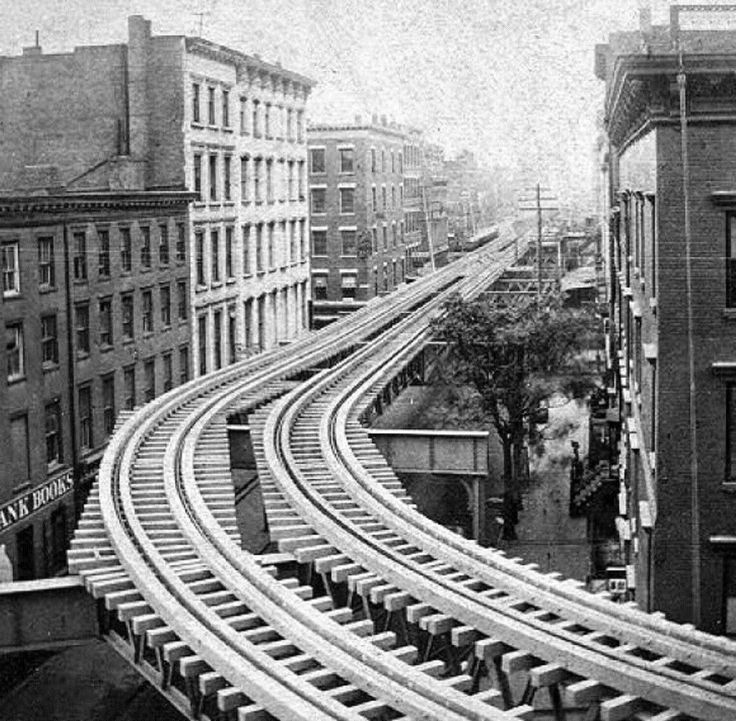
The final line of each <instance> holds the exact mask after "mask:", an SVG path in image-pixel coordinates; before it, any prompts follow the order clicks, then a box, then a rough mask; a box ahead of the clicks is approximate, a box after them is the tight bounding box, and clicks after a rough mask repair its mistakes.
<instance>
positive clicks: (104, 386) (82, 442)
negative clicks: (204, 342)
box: [11, 345, 189, 478]
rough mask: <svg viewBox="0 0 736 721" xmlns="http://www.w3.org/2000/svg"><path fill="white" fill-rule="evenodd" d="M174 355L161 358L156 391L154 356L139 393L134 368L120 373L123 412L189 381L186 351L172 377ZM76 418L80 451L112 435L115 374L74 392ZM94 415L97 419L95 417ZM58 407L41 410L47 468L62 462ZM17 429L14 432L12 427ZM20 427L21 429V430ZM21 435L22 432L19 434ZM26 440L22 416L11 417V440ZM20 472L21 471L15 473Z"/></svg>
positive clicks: (146, 363) (181, 349)
mask: <svg viewBox="0 0 736 721" xmlns="http://www.w3.org/2000/svg"><path fill="white" fill-rule="evenodd" d="M173 355H174V354H173V352H167V353H163V354H162V355H161V360H160V363H161V388H160V389H158V388H157V387H156V363H157V359H156V356H151V357H150V358H146V359H144V360H143V362H142V367H143V387H142V389H141V392H137V390H136V364H135V363H134V364H132V365H129V366H126V367H125V368H123V370H122V374H123V386H122V401H123V408H126V409H128V410H132V409H133V408H134V407H135V405H136V403H138V402H140V401H143V402H147V401H150V400H153V399H154V398H155V397H156V394H157V392H159V391H162V392H166V391H169V390H171V389H172V388H173V387H174V385H175V383H176V382H177V380H178V383H185V382H186V381H188V380H189V347H188V346H186V345H182V346H179V348H178V350H177V355H178V376H177V378H175V377H174V366H173ZM95 384H98V386H99V399H100V403H99V405H95V404H93V386H94V385H95ZM76 400H77V417H78V419H79V425H78V428H79V447H80V448H81V449H83V450H84V449H91V448H94V447H95V444H98V445H99V444H100V443H102V442H104V441H105V440H107V438H108V437H109V436H110V435H111V434H112V431H113V428H114V426H115V418H116V415H117V410H116V401H115V371H113V372H111V373H108V374H105V375H103V376H100V377H99V378H98V379H97V381H95V383H93V382H91V381H90V382H88V383H84V384H82V385H80V386H78V388H77V399H76ZM96 415H97V417H95V416H96ZM61 421H62V413H61V404H60V402H59V401H58V400H55V401H52V402H51V403H47V404H46V405H45V407H44V434H45V446H46V463H47V465H48V466H52V467H53V466H55V465H59V464H61V463H63V462H64V442H63V425H62V422H61ZM14 426H17V428H16V431H15V432H13V427H14ZM20 426H23V428H21V427H20ZM21 431H24V432H21ZM21 435H22V436H25V438H26V439H27V438H28V418H27V416H26V415H25V414H23V415H19V416H14V417H13V418H12V419H11V437H13V438H20V437H21ZM25 457H26V468H25V471H26V475H25V476H22V477H23V478H28V477H29V475H30V469H29V467H28V461H27V459H28V457H29V454H28V453H27V452H26V454H25ZM18 470H20V469H18Z"/></svg>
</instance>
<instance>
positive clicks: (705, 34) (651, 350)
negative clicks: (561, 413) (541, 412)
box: [596, 7, 736, 635]
mask: <svg viewBox="0 0 736 721" xmlns="http://www.w3.org/2000/svg"><path fill="white" fill-rule="evenodd" d="M681 11H682V12H687V11H688V10H687V9H684V10H683V9H682V8H678V7H673V8H672V23H671V25H670V27H661V26H654V27H652V26H651V24H650V23H649V22H646V16H644V19H645V22H644V23H643V24H642V29H641V31H639V32H630V33H615V34H613V35H611V36H610V40H609V43H608V44H607V45H603V46H599V47H598V48H597V51H596V73H597V75H598V77H599V78H600V79H602V80H605V82H606V107H605V111H606V113H605V121H604V124H605V130H606V132H607V135H608V140H609V143H610V149H609V153H608V158H607V159H606V158H605V156H604V155H603V154H601V159H602V160H604V161H607V162H605V165H604V171H605V173H606V177H607V180H608V183H609V195H608V198H607V199H606V202H605V205H604V207H607V208H608V209H610V214H609V216H608V218H607V219H606V220H607V225H608V230H609V232H608V233H607V234H606V235H607V243H606V244H607V246H608V248H607V253H608V264H609V266H608V267H609V273H610V275H609V291H610V303H611V305H610V328H611V334H610V339H609V343H610V345H609V351H610V353H609V359H610V364H611V370H612V388H611V391H612V393H613V395H612V401H613V403H614V404H615V405H616V406H617V407H618V409H619V410H620V418H621V438H622V443H621V446H620V453H619V458H618V471H619V477H620V489H619V490H620V492H619V504H618V511H619V518H618V520H617V526H618V531H619V536H620V543H621V548H622V551H623V555H624V558H625V563H626V564H627V569H628V573H627V580H628V595H629V596H630V597H632V598H635V599H636V601H637V602H638V603H639V604H640V605H641V606H643V607H644V608H646V609H651V610H661V611H664V612H665V613H666V614H667V615H668V616H670V617H672V618H673V619H675V620H678V621H690V622H693V623H695V624H696V625H698V626H700V627H702V628H704V629H707V630H709V631H713V632H720V633H726V634H731V635H733V634H736V326H735V325H734V323H735V322H736V273H734V267H735V264H734V260H733V259H734V257H735V250H734V249H735V248H736V244H735V243H734V238H736V155H734V152H733V148H734V143H735V142H736V121H734V117H735V116H734V112H735V111H736V95H734V71H735V70H736V53H735V52H734V47H736V45H735V43H736V33H733V32H719V31H713V30H709V31H695V30H692V31H680V30H679V29H678V24H679V23H678V20H679V14H680V12H681ZM678 48H679V49H681V50H682V52H683V55H682V67H680V65H679V60H678ZM683 143H684V147H683ZM684 149H686V150H687V155H686V154H684V152H683V151H684ZM688 270H689V272H688Z"/></svg>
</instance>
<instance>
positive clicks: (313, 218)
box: [309, 116, 418, 326]
mask: <svg viewBox="0 0 736 721" xmlns="http://www.w3.org/2000/svg"><path fill="white" fill-rule="evenodd" d="M405 142H406V132H405V130H404V129H403V128H401V127H400V126H398V125H396V124H395V123H388V122H387V121H386V118H385V117H383V116H382V117H381V119H380V122H379V120H378V119H377V118H374V119H373V120H372V121H371V122H363V121H362V119H361V118H356V122H355V123H352V124H344V125H313V126H310V128H309V156H310V164H309V188H310V199H311V208H310V211H311V215H310V222H311V241H312V243H311V245H312V286H313V287H312V297H313V304H314V322H315V324H316V325H318V326H319V325H323V324H325V323H327V322H329V321H330V320H333V319H334V318H335V317H337V315H339V314H341V313H345V312H349V311H351V310H354V309H355V308H356V307H358V305H359V304H362V303H364V302H365V301H367V300H370V299H371V298H373V297H375V296H376V295H379V294H381V293H387V292H389V291H391V290H393V289H394V288H396V286H397V285H398V284H399V283H401V282H403V281H404V279H405V278H406V273H407V262H406V256H407V244H406V241H405V223H404V165H405V158H404V145H405ZM417 242H418V239H417Z"/></svg>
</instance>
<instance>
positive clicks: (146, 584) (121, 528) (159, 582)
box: [99, 268, 459, 718]
mask: <svg viewBox="0 0 736 721" xmlns="http://www.w3.org/2000/svg"><path fill="white" fill-rule="evenodd" d="M458 271H459V268H455V269H454V273H457V272H458ZM452 279H453V273H449V272H448V273H445V274H438V277H437V278H436V279H434V281H433V282H432V283H427V284H425V287H424V288H420V289H417V290H416V291H408V292H405V293H398V294H396V297H395V298H392V299H390V302H388V301H387V302H383V301H379V302H378V303H376V304H374V308H373V309H372V310H368V311H366V312H365V313H363V314H362V315H363V316H365V319H364V320H363V322H362V324H361V323H358V324H356V322H355V320H354V319H352V322H350V323H343V324H338V325H337V327H336V329H330V330H329V332H326V333H322V334H321V336H320V337H319V341H321V344H320V343H319V341H318V342H317V343H316V344H315V341H314V339H311V342H302V343H301V344H300V343H297V344H295V345H294V346H292V347H290V348H289V349H285V350H282V351H277V352H274V353H271V354H270V360H271V362H272V367H271V368H270V369H269V370H268V371H267V372H265V373H264V374H263V376H264V377H268V378H272V377H274V376H276V375H279V374H284V373H286V372H287V371H288V370H294V369H300V368H302V367H304V366H305V363H307V364H308V363H309V362H313V361H314V360H315V352H314V351H315V348H314V346H315V345H317V347H318V351H319V352H318V353H317V359H319V358H320V356H321V357H323V358H326V357H329V355H330V354H332V353H334V352H335V351H336V350H339V346H340V344H343V345H344V346H346V347H348V348H349V347H350V346H351V344H352V343H354V342H355V341H356V337H357V338H360V335H361V332H362V333H363V334H364V335H365V334H369V333H370V332H375V330H376V329H377V328H380V327H381V326H382V325H385V322H384V321H378V322H377V321H376V319H375V318H376V316H375V310H376V307H377V306H387V307H388V308H387V309H389V310H394V312H396V310H395V309H399V312H401V308H402V305H404V306H406V305H411V304H412V303H416V302H420V301H421V300H422V299H423V298H424V297H425V296H426V295H427V294H428V293H431V292H432V291H433V290H434V289H435V288H436V287H438V286H439V285H440V284H442V283H443V282H448V280H452ZM381 310H383V308H381ZM356 315H357V318H358V319H359V320H361V318H360V316H361V314H360V313H358V314H356ZM356 325H357V328H356ZM346 326H347V327H346ZM318 336H319V334H318ZM336 340H337V341H338V347H337V349H336V347H335V341H336ZM295 351H296V358H295V355H294V353H295ZM261 362H262V359H261V358H259V359H255V360H251V361H245V362H243V363H240V364H238V367H234V368H233V369H229V370H228V372H223V373H221V374H217V375H216V376H214V377H212V378H210V379H207V380H206V382H204V383H191V384H189V385H188V386H185V387H184V388H181V389H177V392H176V393H170V394H167V396H163V397H162V398H161V399H158V401H154V402H153V403H152V404H149V406H148V407H147V411H148V413H147V414H146V415H147V416H148V418H147V420H146V421H144V422H143V423H141V419H140V418H139V417H138V416H134V417H133V418H131V419H130V420H129V421H128V422H127V423H126V424H124V426H123V428H122V429H121V431H120V432H119V433H118V434H117V435H116V437H115V438H114V439H113V441H112V442H111V444H110V447H109V449H108V451H107V453H106V454H105V457H104V458H103V462H102V465H101V470H100V484H99V487H100V505H101V508H102V514H103V516H104V520H105V525H106V528H107V531H108V535H109V537H110V540H111V543H112V546H113V548H114V550H115V553H116V555H117V557H118V559H119V560H120V563H121V566H122V567H123V568H124V569H125V571H126V572H127V573H128V574H129V575H130V577H131V579H132V580H133V582H134V584H135V586H136V588H138V589H139V590H140V591H141V593H142V595H143V597H144V598H145V599H146V601H149V602H150V603H151V605H152V607H154V608H155V609H156V611H157V612H158V613H159V614H160V616H161V618H162V619H163V620H164V622H165V623H167V624H168V625H170V626H171V628H172V629H174V630H175V631H176V633H177V635H178V636H180V637H181V638H184V639H187V642H188V643H189V645H190V647H191V648H192V650H194V651H195V652H197V653H199V654H201V655H202V657H203V658H205V659H208V660H209V661H210V662H211V665H213V667H219V668H223V669H226V672H225V675H226V676H227V677H228V678H229V680H230V681H231V682H232V683H234V684H235V685H238V686H241V687H243V688H247V689H250V691H251V693H252V694H253V698H255V699H259V698H260V699H261V700H263V701H264V702H265V703H266V704H267V705H268V706H269V707H270V708H272V709H275V710H277V711H278V712H279V713H288V714H292V716H289V717H290V718H291V717H295V716H293V714H295V713H296V711H295V709H297V710H298V709H299V708H300V705H303V703H304V702H303V699H302V700H300V697H293V696H292V697H289V696H288V694H285V693H282V691H283V689H282V685H281V684H278V683H274V682H273V680H272V679H271V680H269V678H268V677H266V676H264V675H263V674H262V673H261V672H260V669H259V668H254V665H255V666H258V665H259V664H258V663H256V664H254V663H251V664H250V665H246V671H247V673H244V672H243V671H242V670H240V669H242V665H241V666H238V664H237V662H236V659H234V658H233V655H232V650H231V649H230V648H228V644H227V637H228V634H229V632H230V630H231V629H229V627H227V625H226V624H223V623H219V624H218V623H217V622H215V623H211V622H210V628H209V629H208V630H206V631H205V629H204V624H203V621H204V620H205V619H207V618H208V613H207V609H206V607H204V605H203V604H202V603H201V601H198V600H197V599H196V598H191V594H189V592H188V589H187V588H186V584H185V583H183V582H181V581H180V580H179V579H178V577H177V576H176V573H175V572H173V571H172V570H171V568H170V567H169V566H168V564H167V562H166V559H165V558H164V557H163V556H162V554H161V553H160V552H159V551H158V549H157V548H156V546H155V544H154V543H152V542H151V540H150V539H149V538H147V534H146V529H145V527H144V523H143V522H141V520H140V519H139V518H138V517H137V513H136V506H135V502H134V500H133V496H132V492H131V487H130V481H129V479H130V478H131V477H132V475H133V469H134V467H135V456H136V453H137V451H138V450H139V448H140V447H141V446H142V444H143V443H144V442H145V438H146V435H147V434H150V433H151V432H153V431H154V430H155V429H156V427H158V425H159V424H160V423H161V422H162V419H166V418H168V417H171V416H172V415H173V414H175V413H177V412H181V410H182V409H185V410H186V404H187V403H194V402H201V400H202V399H203V398H204V397H205V396H206V395H207V394H209V393H215V392H216V391H217V388H218V387H219V388H224V387H225V386H227V385H228V384H231V383H235V382H237V380H238V379H239V378H240V377H241V376H242V375H243V372H244V371H246V372H247V371H249V370H250V371H253V369H254V367H256V366H258V365H260V363H261ZM190 412H191V411H187V413H190ZM164 422H165V420H164ZM179 440H180V439H179V434H177V433H174V434H172V438H171V440H170V442H169V445H168V447H167V451H171V452H174V453H176V452H178V451H177V447H178V444H179ZM173 470H174V469H173V468H172V466H171V458H170V456H169V455H167V464H166V466H165V469H164V479H169V478H170V477H171V474H172V471H173ZM167 493H169V500H170V501H172V499H173V500H174V503H173V504H172V507H173V506H177V511H178V515H179V516H180V518H179V520H180V521H181V520H182V519H181V512H182V508H181V505H180V503H179V501H177V500H176V498H177V496H176V494H175V493H174V494H173V496H172V493H173V492H172V491H171V486H170V483H167ZM188 595H189V596H190V597H189V598H187V596H188ZM184 601H186V606H187V610H188V613H189V616H187V617H183V615H182V605H183V604H184ZM255 661H258V662H262V661H263V659H258V658H257V657H256V658H255ZM261 665H262V664H261ZM302 690H303V689H302ZM317 705H319V702H318V704H317ZM328 712H329V713H334V712H335V709H334V708H332V709H328ZM319 713H321V711H320V710H319V709H317V708H313V707H308V708H306V709H305V711H304V714H303V717H304V718H321V716H319Z"/></svg>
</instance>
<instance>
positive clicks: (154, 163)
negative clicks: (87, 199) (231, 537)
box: [0, 16, 312, 375]
mask: <svg viewBox="0 0 736 721" xmlns="http://www.w3.org/2000/svg"><path fill="white" fill-rule="evenodd" d="M311 87H312V82H311V81H310V80H309V79H308V78H305V77H303V76H301V75H298V74H297V73H294V72H292V71H289V70H287V69H285V68H282V67H281V66H279V65H272V64H268V63H265V62H263V61H262V60H261V59H260V58H259V57H257V56H249V55H245V54H243V53H240V52H238V51H236V50H233V49H230V48H226V47H223V46H220V45H217V44H215V43H212V42H209V41H207V40H203V39H202V38H192V37H182V36H152V35H151V28H150V22H148V21H146V20H145V19H143V18H142V17H140V16H132V17H131V18H129V33H128V42H127V44H119V45H106V46H87V47H79V48H76V49H75V50H74V52H72V53H67V54H59V55H44V54H43V53H42V51H41V48H40V47H32V48H26V49H25V50H24V53H23V55H22V56H21V57H12V58H10V57H5V58H0V92H2V97H3V103H2V107H0V123H1V124H2V127H3V134H2V136H0V188H2V187H5V188H13V187H14V186H15V182H16V178H17V177H18V176H19V174H20V173H22V172H23V170H24V167H25V166H29V165H37V164H41V163H43V164H46V165H53V166H57V167H58V168H59V170H60V179H61V183H62V185H64V186H66V187H67V188H74V189H89V188H93V189H97V188H113V189H118V188H125V189H136V190H138V189H170V188H189V189H191V190H194V191H195V192H197V194H198V198H197V201H196V202H195V203H194V206H193V208H192V213H191V217H190V220H189V228H188V230H187V243H188V244H189V257H190V259H191V278H190V280H191V283H190V288H191V299H190V300H191V305H192V309H193V310H192V312H193V327H192V335H193V343H194V346H195V349H196V352H195V360H196V362H195V364H194V367H193V369H192V370H193V373H194V374H195V375H199V374H201V373H206V372H209V371H211V370H215V369H217V368H219V367H221V366H222V365H223V364H225V363H228V362H230V361H232V360H234V359H235V358H236V357H237V356H238V355H239V354H240V353H241V352H251V351H253V350H258V349H260V348H265V347H270V346H273V345H274V344H276V343H278V342H281V341H284V340H288V339H290V338H293V337H294V336H296V335H297V334H298V333H300V332H301V331H302V330H304V329H305V327H306V325H307V315H308V314H307V303H308V299H309V288H308V279H309V257H308V253H307V236H308V228H307V223H308V218H307V215H308V211H307V203H306V135H305V127H306V119H305V102H306V99H307V97H308V95H309V92H310V89H311ZM60 106H63V107H64V108H65V109H66V110H65V112H63V113H52V114H50V113H49V108H54V107H60Z"/></svg>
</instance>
